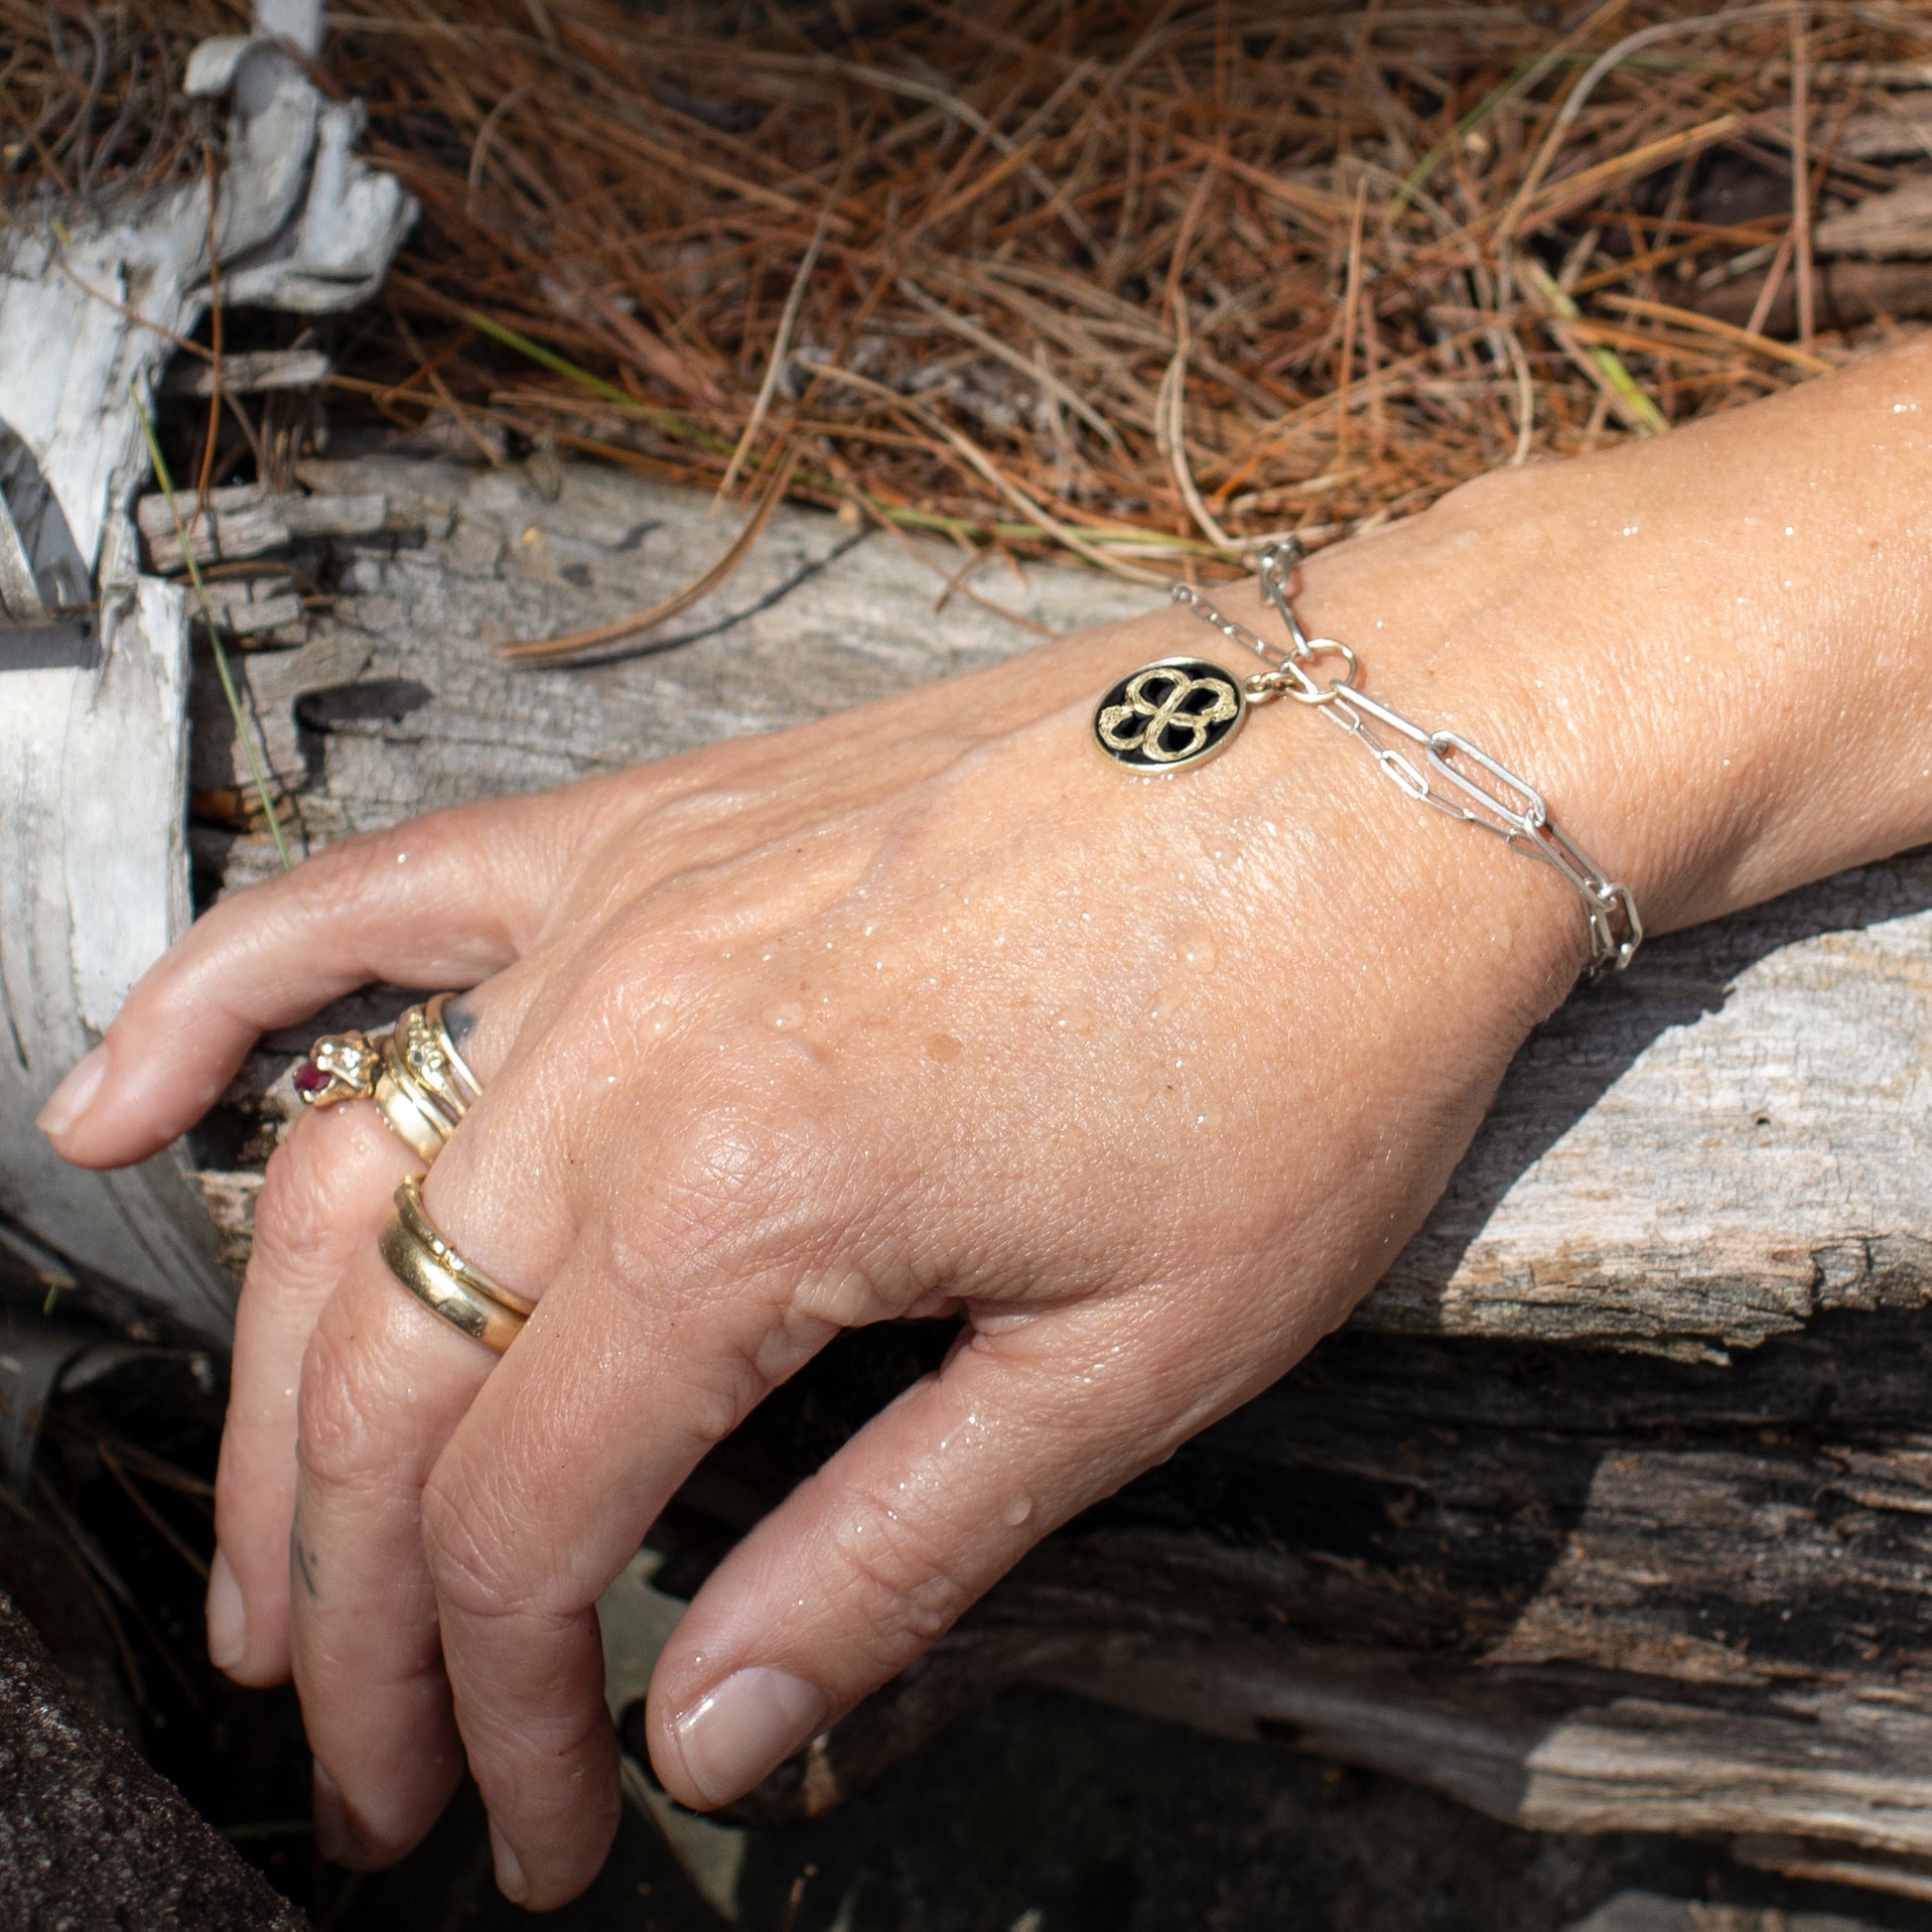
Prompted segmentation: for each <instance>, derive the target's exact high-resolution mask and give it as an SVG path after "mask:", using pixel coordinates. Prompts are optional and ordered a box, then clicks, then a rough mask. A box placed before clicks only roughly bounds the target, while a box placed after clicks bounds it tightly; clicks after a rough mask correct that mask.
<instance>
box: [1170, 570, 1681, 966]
mask: <svg viewBox="0 0 1932 1932" xmlns="http://www.w3.org/2000/svg"><path fill="white" fill-rule="evenodd" d="M1302 556H1303V550H1302V544H1301V540H1300V539H1299V538H1297V537H1289V538H1287V539H1285V540H1284V541H1283V542H1281V543H1277V544H1271V545H1270V546H1269V547H1268V548H1267V549H1266V550H1264V551H1263V552H1262V553H1261V558H1260V563H1259V567H1258V572H1257V574H1258V576H1259V578H1260V581H1261V593H1262V596H1263V597H1264V598H1265V599H1266V601H1267V602H1268V604H1269V606H1270V607H1271V608H1272V609H1273V611H1274V612H1275V615H1276V616H1277V617H1279V618H1280V619H1281V620H1282V621H1283V623H1284V624H1285V625H1286V626H1287V629H1288V635H1289V642H1288V647H1287V648H1286V649H1283V648H1282V646H1281V645H1279V644H1273V643H1270V642H1269V641H1268V640H1267V639H1266V638H1265V637H1262V636H1259V635H1258V634H1257V633H1256V632H1254V631H1252V630H1250V629H1249V628H1248V626H1247V625H1246V624H1243V623H1237V622H1235V621H1234V620H1233V619H1232V618H1229V617H1226V616H1224V615H1223V614H1222V612H1221V611H1220V610H1219V609H1217V608H1216V606H1215V605H1213V604H1212V603H1211V602H1209V600H1208V599H1206V598H1204V597H1203V596H1202V595H1201V594H1200V592H1198V591H1197V590H1195V589H1194V588H1193V587H1192V585H1189V584H1176V585H1175V586H1174V587H1173V601H1174V602H1175V603H1176V604H1182V605H1185V606H1186V607H1187V609H1188V610H1190V611H1191V612H1193V614H1194V615H1195V616H1196V617H1197V618H1199V619H1201V620H1202V621H1204V622H1206V623H1209V624H1212V625H1213V627H1214V628H1215V629H1216V630H1218V631H1219V632H1220V633H1221V635H1222V636H1224V637H1226V638H1227V639H1228V640H1229V641H1230V642H1231V643H1237V644H1240V645H1242V646H1244V647H1245V648H1246V649H1248V650H1251V651H1253V652H1254V654H1255V655H1256V656H1257V657H1259V658H1260V659H1261V660H1262V662H1263V663H1264V664H1266V665H1267V666H1268V669H1267V670H1265V671H1257V672H1256V673H1255V674H1254V675H1253V676H1252V677H1250V678H1248V679H1247V680H1246V682H1245V689H1246V691H1247V694H1248V698H1249V700H1250V701H1251V702H1252V703H1255V704H1265V703H1267V701H1268V700H1269V699H1271V698H1278V697H1290V698H1294V699H1296V700H1297V701H1298V702H1300V703H1302V704H1306V705H1311V706H1314V707H1317V708H1319V710H1320V712H1321V714H1322V716H1323V717H1325V718H1327V719H1328V720H1329V722H1330V723H1332V724H1333V725H1335V726H1336V727H1337V728H1338V729H1339V730H1342V731H1345V732H1346V733H1347V734H1348V735H1349V736H1350V737H1351V738H1353V739H1356V740H1357V741H1359V742H1360V744H1361V745H1362V747H1363V749H1364V750H1365V751H1367V752H1368V754H1369V755H1370V757H1372V758H1373V759H1375V764H1376V768H1377V769H1378V770H1379V771H1380V772H1381V773H1382V775H1383V776H1384V777H1385V778H1387V779H1389V780H1390V782H1391V783H1393V784H1394V785H1395V786H1396V787H1397V789H1398V790H1400V791H1402V792H1404V793H1406V794H1407V795H1408V796H1409V797H1411V798H1413V799H1414V800H1415V801H1416V802H1417V803H1418V804H1419V805H1427V806H1429V807H1430V809H1431V810H1432V811H1438V812H1441V813H1443V815H1444V816H1445V817H1447V818H1452V819H1455V820H1457V821H1458V822H1460V823H1461V824H1464V825H1473V826H1474V827H1475V828H1476V829H1477V830H1478V831H1481V832H1487V833H1489V834H1491V835H1492V836H1493V837H1495V838H1499V839H1501V840H1502V842H1503V843H1504V844H1505V845H1507V846H1508V847H1509V849H1510V850H1511V851H1512V852H1518V853H1521V854H1522V855H1523V857H1524V858H1526V859H1536V860H1539V861H1540V862H1541V863H1542V864H1544V865H1546V866H1549V867H1551V868H1552V869H1553V870H1554V871H1555V872H1556V873H1557V874H1558V875H1559V876H1560V877H1562V878H1563V879H1564V880H1566V881H1567V882H1568V883H1569V885H1570V886H1571V887H1572V888H1573V889H1574V890H1575V892H1576V894H1577V897H1579V898H1580V899H1582V900H1583V904H1584V911H1585V913H1586V915H1587V918H1588V920H1589V965H1588V968H1587V971H1588V973H1589V975H1590V976H1591V977H1592V978H1593V977H1594V976H1595V975H1596V974H1598V973H1600V972H1602V971H1603V970H1604V969H1605V968H1606V967H1610V968H1614V969H1615V970H1616V971H1617V972H1619V973H1620V972H1622V971H1623V969H1624V968H1625V967H1626V966H1628V965H1629V963H1630V962H1631V960H1632V959H1634V958H1635V957H1636V952H1637V948H1638V947H1639V946H1640V945H1641V944H1642V943H1643V921H1642V919H1641V918H1640V917H1639V916H1638V914H1637V905H1636V900H1635V899H1633V898H1632V897H1631V896H1630V889H1629V888H1628V887H1627V886H1620V885H1618V884H1616V883H1615V882H1614V881H1613V880H1611V879H1610V878H1609V877H1608V876H1607V875H1606V874H1604V873H1603V872H1602V871H1601V869H1600V868H1598V867H1597V866H1596V865H1595V864H1594V863H1593V862H1592V861H1591V860H1590V859H1589V858H1588V857H1587V856H1586V854H1585V853H1584V852H1583V850H1582V849H1581V848H1580V847H1579V846H1578V845H1577V843H1576V841H1575V840H1573V839H1572V838H1570V837H1569V836H1568V835H1567V834H1566V833H1565V832H1564V831H1563V830H1562V828H1561V827H1559V826H1558V825H1557V824H1556V822H1555V821H1554V820H1553V819H1552V818H1551V816H1550V808H1549V806H1548V805H1546V804H1545V803H1544V800H1543V794H1542V793H1541V792H1540V791H1538V790H1537V788H1536V787H1535V786H1534V785H1533V784H1531V783H1530V782H1529V781H1528V779H1526V778H1520V777H1518V776H1517V774H1516V773H1515V772H1514V771H1512V770H1510V768H1509V767H1508V766H1507V765H1506V764H1502V763H1500V762H1498V760H1496V759H1492V758H1491V757H1490V756H1489V755H1488V753H1486V752H1484V751H1482V750H1480V749H1479V748H1478V747H1477V746H1474V745H1471V744H1470V743H1469V741H1468V740H1467V739H1466V738H1464V737H1462V735H1461V734H1460V733H1459V732H1448V731H1434V732H1433V731H1427V730H1425V729H1424V728H1423V727H1422V726H1421V725H1418V724H1415V723H1413V722H1412V721H1411V720H1409V719H1407V718H1405V717H1403V715H1402V714H1401V713H1400V712H1399V711H1392V710H1390V708H1389V707H1388V706H1387V705H1385V704H1380V703H1378V702H1377V701H1376V700H1375V699H1373V698H1371V697H1369V696H1368V695H1367V694H1366V693H1365V692H1363V691H1360V690H1358V689H1357V688H1356V679H1357V677H1358V675H1359V673H1360V668H1361V667H1360V665H1359V663H1358V662H1357V660H1356V657H1355V653H1354V651H1353V650H1351V649H1350V648H1349V647H1348V645H1346V644H1343V643H1338V642H1337V641H1336V640H1335V639H1334V638H1332V637H1311V636H1310V635H1309V634H1308V632H1307V631H1306V630H1304V629H1303V628H1302V623H1301V620H1300V619H1299V618H1297V617H1296V615H1295V607H1294V604H1293V603H1292V601H1291V598H1290V588H1289V587H1290V580H1291V579H1292V577H1293V575H1294V572H1295V568H1296V566H1297V565H1298V564H1299V563H1300V562H1301V560H1302ZM1324 657H1332V658H1338V659H1339V660H1340V661H1341V663H1342V664H1343V665H1344V666H1345V675H1343V676H1341V677H1338V678H1330V679H1328V680H1327V681H1326V682H1325V683H1317V682H1316V680H1315V679H1314V677H1313V676H1312V675H1311V668H1312V666H1313V665H1314V664H1316V663H1317V662H1318V661H1319V660H1320V659H1322V658H1324ZM1391 740H1398V741H1406V742H1407V744H1408V745H1409V746H1411V747H1413V748H1414V750H1413V751H1406V750H1403V749H1401V748H1400V746H1399V745H1398V744H1395V743H1392V742H1391ZM1450 759H1461V760H1463V761H1464V762H1465V763H1467V764H1470V765H1473V766H1474V767H1475V769H1476V772H1477V773H1478V774H1480V775H1478V776H1471V775H1470V774H1469V772H1467V771H1465V770H1462V769H1459V768H1458V767H1457V766H1456V765H1455V764H1452V763H1451V762H1450V761H1449V760H1450ZM1484 778H1487V779H1488V780H1490V783H1488V784H1485V783H1484V782H1483V781H1482V780H1483V779H1484Z"/></svg>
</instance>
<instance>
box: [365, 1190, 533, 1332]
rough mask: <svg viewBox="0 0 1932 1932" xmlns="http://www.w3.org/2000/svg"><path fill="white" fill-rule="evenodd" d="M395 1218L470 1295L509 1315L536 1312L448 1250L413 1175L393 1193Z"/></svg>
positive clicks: (531, 1305) (527, 1303) (474, 1266)
mask: <svg viewBox="0 0 1932 1932" xmlns="http://www.w3.org/2000/svg"><path fill="white" fill-rule="evenodd" d="M396 1214H397V1216H398V1217H399V1218H400V1220H401V1221H402V1224H403V1226H404V1227H406V1228H407V1229H408V1230H409V1235H410V1239H411V1240H413V1241H416V1242H418V1243H419V1244H420V1245H421V1246H423V1247H424V1248H426V1249H428V1250H429V1253H430V1255H431V1257H432V1258H433V1259H434V1260H435V1262H436V1264H437V1266H438V1267H439V1268H442V1269H444V1270H445V1271H446V1272H447V1273H449V1274H451V1275H453V1276H455V1277H456V1279H457V1280H458V1281H460V1282H461V1283H462V1284H463V1285H464V1287H466V1288H467V1289H469V1290H470V1291H471V1292H472V1293H473V1294H476V1295H481V1296H482V1297H483V1300H484V1301H486V1302H496V1303H499V1304H500V1305H501V1306H502V1307H503V1308H506V1309H508V1310H509V1311H510V1312H511V1313H512V1314H520V1315H530V1314H534V1313H535V1312H536V1308H537V1305H536V1304H535V1303H534V1302H531V1301H527V1300H526V1299H525V1298H524V1297H523V1296H521V1295H518V1294H516V1293H514V1292H513V1291H512V1290H510V1289H507V1288H505V1287H504V1286H503V1285H502V1283H501V1282H497V1281H491V1280H490V1278H489V1277H488V1276H487V1275H485V1274H484V1273H483V1270H482V1269H481V1268H479V1267H478V1266H477V1264H476V1263H475V1262H474V1261H465V1260H464V1258H463V1257H462V1256H461V1255H460V1254H458V1253H457V1251H456V1250H455V1249H454V1248H453V1247H451V1246H450V1244H449V1242H448V1241H446V1240H445V1239H444V1238H443V1235H442V1233H441V1232H440V1231H439V1230H438V1228H437V1225H436V1223H435V1222H434V1221H432V1220H431V1219H430V1217H429V1209H428V1208H427V1207H425V1206H424V1205H423V1183H422V1182H421V1181H420V1180H419V1179H417V1177H416V1176H415V1175H414V1174H411V1175H410V1176H409V1178H408V1179H407V1180H405V1181H404V1182H403V1183H402V1185H401V1186H399V1187H398V1188H397V1189H396Z"/></svg>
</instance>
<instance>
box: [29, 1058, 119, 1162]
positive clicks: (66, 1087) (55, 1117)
mask: <svg viewBox="0 0 1932 1932" xmlns="http://www.w3.org/2000/svg"><path fill="white" fill-rule="evenodd" d="M106 1077H107V1048H106V1047H105V1046H95V1047H91V1048H90V1049H89V1050H88V1051H87V1052H86V1053H85V1054H84V1055H83V1056H82V1057H81V1058H80V1059H78V1060H76V1061H75V1062H74V1064H73V1065H72V1066H71V1067H69V1069H68V1077H67V1078H66V1079H65V1080H63V1081H62V1082H61V1084H60V1085H59V1086H58V1087H56V1088H55V1089H54V1091H53V1092H52V1093H50V1094H49V1095H48V1096H47V1105H46V1106H45V1107H43V1108H42V1109H41V1111H40V1117H39V1118H38V1119H37V1120H36V1121H35V1122H34V1125H35V1126H36V1127H38V1128H39V1129H40V1130H41V1132H42V1133H43V1134H45V1135H46V1136H47V1138H48V1139H49V1140H50V1141H58V1140H59V1139H60V1138H61V1137H62V1135H64V1134H65V1133H66V1132H67V1131H68V1129H69V1128H70V1127H71V1126H72V1125H73V1124H74V1122H76V1121H77V1120H78V1119H79V1118H80V1116H81V1115H82V1114H84V1113H85V1112H86V1111H87V1109H88V1108H89V1107H91V1106H92V1105H93V1101H94V1095H95V1094H97V1093H98V1092H99V1091H100V1083H101V1081H103V1080H104V1079H106Z"/></svg>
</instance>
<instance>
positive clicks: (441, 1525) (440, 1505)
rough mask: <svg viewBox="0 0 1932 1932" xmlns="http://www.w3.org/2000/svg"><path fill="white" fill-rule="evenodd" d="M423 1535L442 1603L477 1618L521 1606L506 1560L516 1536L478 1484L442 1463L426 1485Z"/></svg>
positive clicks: (426, 1560)
mask: <svg viewBox="0 0 1932 1932" xmlns="http://www.w3.org/2000/svg"><path fill="white" fill-rule="evenodd" d="M422 1537H423V1557H424V1561H425V1562H426V1563H427V1564H428V1565H429V1574H430V1579H431V1581H432V1582H433V1583H434V1585H435V1586H436V1594H437V1597H438V1599H439V1600H440V1601H441V1602H443V1603H445V1604H447V1605H448V1606H449V1607H450V1608H451V1609H453V1610H457V1611H459V1612H461V1613H462V1614H464V1615H466V1616H473V1617H495V1616H501V1615H503V1614H505V1613H506V1612H509V1611H513V1610H516V1609H519V1608H521V1607H522V1605H521V1603H520V1601H519V1600H518V1599H517V1597H516V1595H515V1594H514V1593H513V1591H512V1589H511V1587H510V1581H509V1578H508V1575H507V1570H506V1565H505V1562H504V1555H505V1552H506V1551H507V1550H508V1549H509V1548H510V1547H511V1540H510V1539H509V1538H507V1537H506V1536H505V1535H504V1533H503V1530H502V1528H501V1526H500V1525H498V1524H497V1523H496V1522H495V1520H494V1515H493V1512H491V1511H489V1510H488V1509H487V1507H486V1506H485V1505H484V1504H483V1501H482V1499H481V1498H480V1497H479V1496H478V1494H477V1492H476V1489H475V1486H474V1485H473V1484H472V1483H470V1482H469V1481H468V1480H467V1479H466V1478H465V1477H463V1476H462V1475H461V1474H452V1473H450V1472H449V1471H448V1470H447V1469H446V1468H445V1467H444V1466H442V1465H441V1464H439V1465H438V1466H437V1467H436V1468H435V1469H433V1470H431V1472H430V1477H429V1480H428V1482H426V1483H425V1484H424V1485H423V1501H422Z"/></svg>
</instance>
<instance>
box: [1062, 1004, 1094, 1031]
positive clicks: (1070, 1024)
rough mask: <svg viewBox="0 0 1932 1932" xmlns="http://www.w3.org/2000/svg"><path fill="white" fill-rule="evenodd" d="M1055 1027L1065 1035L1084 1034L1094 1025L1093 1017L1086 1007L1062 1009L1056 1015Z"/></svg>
mask: <svg viewBox="0 0 1932 1932" xmlns="http://www.w3.org/2000/svg"><path fill="white" fill-rule="evenodd" d="M1053 1025H1054V1026H1055V1027H1057V1028H1058V1029H1059V1030H1060V1032H1061V1033H1063V1034H1083V1033H1085V1032H1086V1031H1087V1029H1088V1028H1090V1027H1091V1026H1092V1025H1093V1015H1092V1014H1090V1013H1089V1012H1088V1011H1087V1010H1086V1008H1085V1007H1062V1008H1061V1009H1060V1010H1059V1012H1058V1013H1056V1014H1054V1016H1053Z"/></svg>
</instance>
